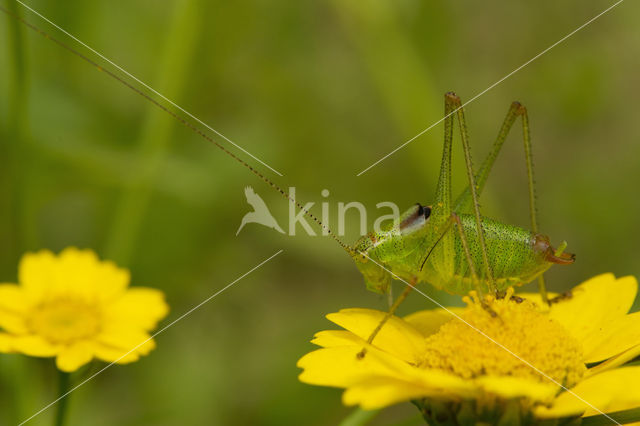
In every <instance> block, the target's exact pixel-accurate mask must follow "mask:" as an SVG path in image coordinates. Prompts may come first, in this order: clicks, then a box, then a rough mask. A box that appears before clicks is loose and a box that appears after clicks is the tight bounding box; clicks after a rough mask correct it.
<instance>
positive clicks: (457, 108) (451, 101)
mask: <svg viewBox="0 0 640 426" xmlns="http://www.w3.org/2000/svg"><path fill="white" fill-rule="evenodd" d="M445 102H446V103H447V104H448V105H450V107H451V108H453V112H455V113H457V116H458V124H459V127H460V139H461V140H462V150H463V152H464V161H465V166H466V170H467V178H468V180H469V194H470V195H471V200H472V207H473V214H474V216H475V219H476V228H477V232H478V243H479V245H480V250H481V252H482V262H483V267H484V270H485V275H484V276H485V278H486V280H487V284H488V287H489V290H490V291H491V292H492V293H496V286H495V282H494V279H493V272H492V270H491V265H490V263H489V255H488V252H487V245H486V242H485V239H484V228H483V226H482V216H481V215H480V203H479V201H478V186H477V185H476V181H475V175H474V173H473V164H472V161H471V149H470V148H469V135H468V131H467V124H466V120H465V116H464V108H463V107H462V102H461V100H460V97H458V95H456V94H455V93H453V92H449V93H447V94H445ZM460 229H462V228H461V227H460Z"/></svg>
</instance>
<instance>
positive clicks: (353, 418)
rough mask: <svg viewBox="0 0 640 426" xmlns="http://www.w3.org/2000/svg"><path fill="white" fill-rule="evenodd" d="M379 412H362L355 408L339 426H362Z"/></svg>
mask: <svg viewBox="0 0 640 426" xmlns="http://www.w3.org/2000/svg"><path fill="white" fill-rule="evenodd" d="M379 413H380V410H363V409H361V408H356V409H355V410H353V411H352V412H351V414H349V415H348V416H347V417H345V418H344V420H342V421H341V422H340V426H363V425H366V424H367V423H369V422H370V421H371V420H373V419H374V417H376V416H377V415H378V414H379Z"/></svg>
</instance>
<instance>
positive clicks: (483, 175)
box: [454, 102, 549, 303]
mask: <svg viewBox="0 0 640 426" xmlns="http://www.w3.org/2000/svg"><path fill="white" fill-rule="evenodd" d="M518 117H521V118H522V139H523V144H524V154H525V161H526V166H527V178H528V180H527V186H528V190H529V215H530V219H531V231H532V232H534V233H537V232H538V219H537V211H538V210H537V206H536V191H535V178H534V168H533V154H532V149H531V136H530V132H529V116H528V114H527V109H526V107H525V106H524V105H522V104H521V103H520V102H513V103H511V106H510V107H509V111H508V112H507V116H506V117H505V119H504V121H503V123H502V126H501V127H500V131H499V132H498V136H497V138H496V140H495V142H494V143H493V148H492V149H491V151H490V152H489V154H488V155H487V157H486V158H485V160H484V161H483V163H482V165H481V166H480V170H479V171H478V173H477V175H476V185H477V192H478V194H479V193H481V192H482V190H483V189H484V185H485V183H486V181H487V178H488V176H489V173H490V172H491V168H492V167H493V164H494V162H495V160H496V158H497V156H498V154H499V153H500V150H501V149H502V146H503V145H504V141H505V140H506V139H507V136H508V135H509V132H510V130H511V128H512V127H513V124H514V123H515V122H516V120H517V119H518ZM470 189H471V188H470V187H469V188H467V189H465V190H464V191H463V192H462V194H460V196H459V197H458V198H457V200H456V202H455V204H454V206H455V211H458V212H465V211H468V210H470V208H471V202H472V201H473V200H472V192H471V190H470ZM538 287H539V291H540V295H541V297H542V299H543V301H544V302H546V303H549V299H548V296H547V291H546V285H545V282H544V276H543V275H540V277H539V278H538Z"/></svg>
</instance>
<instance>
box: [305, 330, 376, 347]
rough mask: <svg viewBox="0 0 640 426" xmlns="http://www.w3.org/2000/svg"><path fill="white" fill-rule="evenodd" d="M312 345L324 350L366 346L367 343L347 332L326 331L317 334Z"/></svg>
mask: <svg viewBox="0 0 640 426" xmlns="http://www.w3.org/2000/svg"><path fill="white" fill-rule="evenodd" d="M311 343H313V344H314V345H318V346H322V347H323V348H332V347H335V346H354V345H364V344H365V341H364V339H361V338H360V337H358V336H356V335H355V334H353V333H352V332H350V331H347V330H324V331H319V332H317V333H316V334H315V336H313V340H312V341H311ZM362 347H364V346H362Z"/></svg>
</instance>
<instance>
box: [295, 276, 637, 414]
mask: <svg viewBox="0 0 640 426" xmlns="http://www.w3.org/2000/svg"><path fill="white" fill-rule="evenodd" d="M636 292H637V282H636V280H635V278H633V277H624V278H619V279H616V278H615V277H614V276H613V275H612V274H604V275H599V276H596V277H594V278H592V279H590V280H588V281H586V282H584V283H582V284H581V285H579V286H577V287H576V288H574V289H573V290H572V291H571V292H570V294H569V295H568V296H566V297H558V299H557V300H558V301H557V302H556V303H553V304H552V305H551V306H550V307H549V306H547V305H546V304H544V303H542V301H541V300H540V297H539V296H538V295H537V294H522V295H520V296H521V297H520V298H512V297H511V296H512V294H513V293H512V290H511V291H509V292H508V293H507V297H505V298H503V299H496V298H494V297H487V298H486V299H485V301H484V303H480V301H479V300H478V298H477V297H475V296H472V297H471V298H465V301H466V303H467V307H465V308H448V309H435V310H425V311H420V312H416V313H414V314H411V315H409V316H407V317H404V318H398V317H392V318H391V319H390V320H389V321H388V322H387V323H386V324H385V326H384V327H383V328H382V330H381V331H380V333H379V334H378V335H377V336H376V337H375V339H374V341H373V343H372V344H368V343H367V342H366V339H367V338H368V337H369V335H370V334H371V332H372V331H373V330H374V328H375V327H376V325H377V324H378V323H379V322H380V320H381V319H382V318H383V317H384V316H385V313H384V312H380V311H376V310H371V309H358V308H353V309H343V310H341V311H340V312H337V313H333V314H329V315H327V318H328V319H329V320H330V321H332V322H334V323H335V324H337V325H339V326H341V327H343V328H344V330H326V331H321V332H319V333H317V334H316V335H315V338H314V340H313V341H312V342H313V343H315V344H316V345H318V346H321V347H322V348H321V349H318V350H315V351H313V352H311V353H308V354H307V355H305V356H303V357H302V358H301V359H300V360H299V361H298V366H299V367H300V368H302V369H303V370H304V371H303V372H302V373H301V374H300V380H301V381H302V382H305V383H309V384H314V385H322V386H333V387H338V388H344V389H345V392H344V394H343V398H342V400H343V402H344V403H345V404H346V405H359V406H360V407H361V408H363V409H377V408H382V407H385V406H388V405H392V404H395V403H399V402H403V401H412V402H413V403H414V404H416V405H417V406H418V408H419V409H420V410H421V412H422V414H423V416H424V417H425V419H426V420H427V421H428V422H430V423H432V424H453V425H455V424H467V423H468V422H469V421H470V422H471V424H473V422H475V421H481V422H487V423H490V424H491V423H494V424H495V423H498V422H501V424H537V423H539V422H542V421H544V420H545V419H560V418H563V419H564V418H567V419H568V418H578V417H581V416H592V415H602V414H604V413H611V412H615V411H621V410H628V409H632V408H637V407H640V386H638V385H637V383H640V366H627V367H621V366H622V365H623V364H624V363H626V362H627V361H629V360H631V359H633V358H635V357H636V356H638V355H639V354H640V312H637V313H632V314H628V313H627V312H628V311H629V309H630V308H631V305H632V304H633V301H634V299H635V296H636ZM552 296H557V295H552ZM363 348H366V355H365V356H364V357H363V356H361V354H362V352H361V351H362V349H363Z"/></svg>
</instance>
